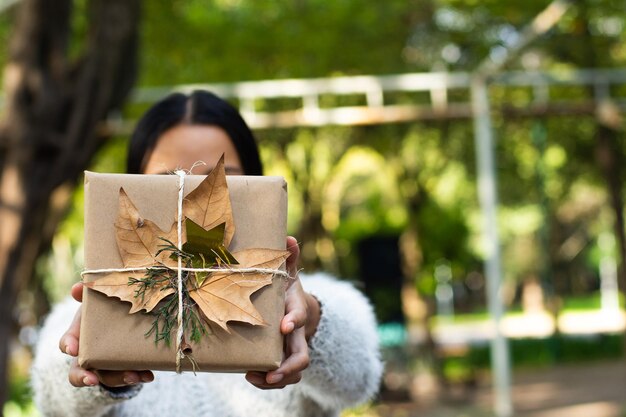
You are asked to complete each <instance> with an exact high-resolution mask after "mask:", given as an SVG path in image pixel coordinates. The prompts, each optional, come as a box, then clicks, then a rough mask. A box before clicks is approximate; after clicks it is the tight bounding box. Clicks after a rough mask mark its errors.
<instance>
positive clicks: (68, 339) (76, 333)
mask: <svg viewBox="0 0 626 417" xmlns="http://www.w3.org/2000/svg"><path fill="white" fill-rule="evenodd" d="M71 292H72V297H74V299H75V300H76V301H78V302H82V301H83V284H82V283H77V284H74V286H73V287H72V291H71ZM80 317H81V308H80V307H79V308H78V311H77V312H76V315H75V316H74V320H73V321H72V324H71V325H70V328H69V329H68V330H67V331H66V332H65V334H64V335H63V336H61V340H59V349H61V352H63V353H66V354H68V355H70V356H74V360H73V361H72V365H71V367H70V372H69V380H70V383H71V384H72V385H73V386H75V387H87V386H94V385H98V384H103V385H106V386H109V387H123V386H126V385H134V384H137V383H139V382H150V381H153V380H154V375H153V374H152V372H150V371H98V370H87V369H83V368H81V367H80V366H79V365H78V359H77V358H76V357H77V356H78V341H79V339H80Z"/></svg>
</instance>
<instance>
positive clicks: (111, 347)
mask: <svg viewBox="0 0 626 417" xmlns="http://www.w3.org/2000/svg"><path fill="white" fill-rule="evenodd" d="M202 179H204V177H203V176H188V177H186V179H185V194H188V193H189V192H191V191H192V190H193V189H194V188H195V187H197V186H198V184H199V183H200V181H202ZM227 181H228V188H229V193H230V199H231V204H232V210H233V216H234V219H235V235H234V238H233V241H232V242H231V245H230V248H229V249H230V250H231V251H232V252H234V251H238V250H242V249H247V248H268V249H282V250H284V249H285V236H286V227H287V220H286V217H287V186H286V183H285V181H284V179H283V178H281V177H253V176H230V177H227ZM121 186H123V187H124V190H125V191H126V193H127V194H128V195H129V197H130V198H131V200H132V201H133V203H134V204H135V205H136V206H137V209H138V210H139V213H140V214H141V216H142V217H143V218H146V219H150V220H152V221H153V222H155V223H156V224H157V225H158V226H159V227H160V228H161V229H162V230H169V229H170V227H171V225H172V223H174V221H175V219H176V204H177V197H178V177H177V176H175V175H128V174H96V173H93V172H86V173H85V268H86V269H87V270H89V269H106V268H121V267H123V265H122V259H121V258H120V255H119V251H118V248H117V243H116V241H115V227H114V223H115V220H116V218H117V214H118V195H119V189H120V187H121ZM98 276H99V275H89V274H88V275H86V276H85V278H84V279H85V280H86V281H87V280H96V279H97V278H98ZM284 291H285V282H284V278H282V277H274V280H273V284H272V285H270V286H267V287H264V288H262V289H260V290H259V291H257V292H256V293H254V294H253V295H252V297H251V299H252V301H253V304H254V306H255V307H256V308H257V310H258V311H259V312H260V313H261V315H262V317H263V319H264V320H265V322H266V323H268V324H267V326H252V325H249V324H245V323H237V322H230V323H229V328H230V330H231V333H230V334H229V333H227V332H225V331H223V330H221V329H219V328H218V327H219V326H212V329H213V334H212V335H210V336H209V337H208V338H207V337H203V338H202V340H201V341H200V342H199V343H197V344H196V343H193V342H191V341H189V340H187V343H189V344H190V345H191V348H192V350H193V357H194V359H195V360H196V362H197V364H198V367H199V370H200V371H219V372H245V371H251V370H257V371H268V370H272V369H276V368H277V367H278V366H279V365H280V362H281V360H282V355H283V338H282V335H281V333H280V329H279V324H280V320H281V319H282V317H283V315H284ZM130 306H131V305H130V303H128V302H123V301H120V300H119V299H118V298H110V297H107V296H106V295H104V294H101V293H99V292H96V291H93V290H90V289H88V288H86V287H85V288H84V291H83V306H82V319H81V329H80V335H81V336H80V347H79V352H80V354H79V358H78V361H79V364H80V366H81V367H83V368H86V369H108V370H144V369H151V370H175V368H176V365H175V355H176V349H175V346H174V345H175V339H176V336H175V332H173V333H172V337H171V343H170V346H169V347H168V346H166V345H165V343H163V342H162V341H161V342H159V343H158V344H155V342H154V335H150V336H148V337H146V336H145V335H144V334H145V333H146V331H148V330H149V329H150V327H151V325H152V322H153V320H154V317H153V316H151V315H147V314H144V313H143V312H139V313H135V314H128V311H129V309H130ZM187 339H188V338H187ZM182 369H183V370H192V366H191V363H190V362H189V361H188V360H183V361H182Z"/></svg>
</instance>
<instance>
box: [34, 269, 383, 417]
mask: <svg viewBox="0 0 626 417" xmlns="http://www.w3.org/2000/svg"><path fill="white" fill-rule="evenodd" d="M302 285H303V286H304V288H305V290H306V291H308V292H310V293H311V294H313V295H314V296H315V297H317V298H318V299H319V300H320V303H321V305H322V316H321V319H320V323H319V327H318V329H317V332H316V334H315V336H314V337H313V338H312V339H311V341H310V344H309V345H310V352H309V354H310V360H311V362H310V365H309V367H308V368H307V369H306V370H305V371H304V372H303V375H302V380H301V381H300V382H299V383H298V384H295V385H289V386H287V387H285V388H284V389H278V390H261V389H258V388H256V387H254V386H253V385H251V384H250V383H248V382H247V381H246V380H245V379H244V376H243V375H242V374H217V373H199V374H197V376H194V375H193V374H192V373H184V374H181V375H178V374H175V373H173V372H155V380H154V381H153V382H151V383H148V384H143V385H142V384H139V385H136V386H134V387H133V389H131V390H130V391H126V392H125V393H123V394H117V395H116V394H112V393H111V392H109V391H107V390H104V389H102V388H100V387H98V386H96V387H85V388H74V387H73V386H71V385H70V383H69V382H68V378H67V376H68V370H69V365H70V362H71V358H70V357H69V356H67V355H65V354H63V353H61V352H60V351H59V348H58V343H59V339H60V338H61V335H62V334H63V333H64V332H65V331H66V330H67V328H68V327H69V324H70V322H71V320H72V318H73V316H74V313H75V311H76V308H77V305H78V304H77V303H76V302H74V301H73V300H72V301H69V300H68V301H66V302H64V303H61V304H59V305H58V306H57V307H56V308H55V309H54V310H53V311H52V313H51V314H50V316H49V317H48V319H47V320H46V322H45V324H44V327H43V329H42V331H41V334H40V338H39V342H38V344H37V349H36V352H35V360H34V364H33V368H32V386H33V390H34V394H35V403H36V405H37V407H38V408H39V410H40V411H41V412H42V414H43V415H44V416H49V417H53V416H54V417H56V416H59V417H78V416H89V417H100V416H106V417H131V416H132V417H143V416H146V417H148V416H150V417H152V416H155V415H156V416H166V417H167V416H184V417H194V416H198V417H249V416H254V417H326V416H328V417H330V416H338V415H339V413H340V412H341V410H342V409H344V408H346V407H350V406H353V405H356V404H359V403H362V402H364V401H367V400H368V399H370V398H371V397H372V396H373V395H374V394H375V393H376V391H377V389H378V385H379V381H380V377H381V373H382V363H381V360H380V356H379V350H378V340H377V335H376V327H375V320H374V316H373V313H372V309H371V306H370V304H369V303H368V301H367V300H366V298H365V297H364V296H363V295H361V293H360V292H359V291H357V290H356V289H354V288H353V287H352V286H351V285H350V284H348V283H345V282H340V281H337V280H334V279H332V278H330V277H328V276H325V275H322V274H316V275H313V276H310V277H302Z"/></svg>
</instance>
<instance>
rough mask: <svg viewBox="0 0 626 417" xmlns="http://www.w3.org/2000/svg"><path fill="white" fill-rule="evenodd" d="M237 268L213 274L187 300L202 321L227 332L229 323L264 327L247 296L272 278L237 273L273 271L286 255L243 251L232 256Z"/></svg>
mask: <svg viewBox="0 0 626 417" xmlns="http://www.w3.org/2000/svg"><path fill="white" fill-rule="evenodd" d="M233 255H234V256H235V258H236V259H237V260H238V261H239V265H233V266H232V267H231V268H229V270H226V271H224V272H221V271H218V272H213V273H212V274H211V276H210V277H209V279H207V280H206V281H204V283H203V284H202V285H201V286H200V287H199V288H197V289H195V290H190V291H189V296H190V297H191V298H192V299H193V300H194V301H195V302H196V303H197V304H198V307H199V308H200V310H201V311H202V313H203V314H204V316H205V317H206V319H208V320H210V321H212V322H214V323H216V324H217V325H219V326H220V327H221V328H223V329H224V330H226V331H227V332H228V331H229V329H228V326H227V323H228V322H229V321H239V322H244V323H249V324H253V325H263V324H266V323H265V321H263V317H261V314H260V313H259V312H258V310H257V309H256V307H254V305H253V304H252V302H251V301H250V296H251V295H252V294H254V293H255V292H256V291H258V290H260V289H261V288H263V287H265V286H267V285H270V284H271V283H272V278H273V276H272V274H268V273H254V272H253V273H250V272H247V273H242V272H238V271H237V269H243V268H264V269H265V268H266V269H276V268H278V267H280V266H281V265H282V264H283V263H284V262H285V260H286V259H287V258H288V257H289V255H290V252H289V251H285V250H272V249H247V250H244V251H241V252H236V253H234V254H233Z"/></svg>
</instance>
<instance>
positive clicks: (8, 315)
mask: <svg viewBox="0 0 626 417" xmlns="http://www.w3.org/2000/svg"><path fill="white" fill-rule="evenodd" d="M71 12H72V2H71V0H57V1H54V2H50V1H46V0H23V1H22V2H21V4H20V10H19V15H18V20H17V22H16V26H15V31H14V33H13V36H12V40H11V45H10V52H9V63H8V64H7V67H6V69H5V86H4V91H5V97H6V101H5V103H6V104H5V112H4V116H5V117H4V119H3V120H2V123H1V125H0V317H2V319H1V320H0V405H1V404H4V402H5V401H6V400H7V391H8V389H7V388H8V385H7V384H8V375H7V365H8V357H9V344H10V341H11V339H12V335H13V332H12V330H13V329H15V328H16V326H17V323H16V322H15V320H14V317H13V312H14V307H15V300H16V298H17V293H18V291H19V290H20V289H23V288H25V287H26V285H27V283H28V282H29V280H30V279H31V276H32V274H33V267H34V264H35V260H36V259H37V257H38V255H39V254H41V253H42V252H43V251H45V250H46V249H47V248H48V247H49V245H50V241H51V239H52V236H53V234H54V232H55V230H56V227H57V225H58V222H59V221H60V219H61V218H62V216H63V213H64V212H65V210H66V208H67V206H68V203H69V198H70V196H71V189H72V188H73V187H74V185H75V183H76V180H77V179H78V178H79V176H80V174H81V172H82V171H83V170H84V169H85V168H86V167H87V165H88V163H89V162H90V160H91V158H92V157H93V155H94V154H95V152H96V151H97V150H98V149H99V147H100V146H101V144H102V143H103V140H104V139H105V132H104V129H103V128H104V122H105V121H106V117H107V114H108V113H109V111H111V110H112V109H116V108H119V107H120V106H121V104H122V103H123V100H124V99H125V97H126V96H127V95H128V93H129V92H130V89H131V87H132V85H133V83H134V80H135V73H136V51H137V39H138V37H137V26H138V21H139V0H92V1H91V2H90V3H89V7H88V12H89V18H88V20H89V31H88V33H89V35H88V39H86V41H85V42H84V44H85V51H84V53H83V55H82V57H81V58H80V59H79V60H78V61H76V62H72V61H71V60H70V57H69V51H68V43H69V39H70V36H71ZM0 410H1V407H0Z"/></svg>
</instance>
